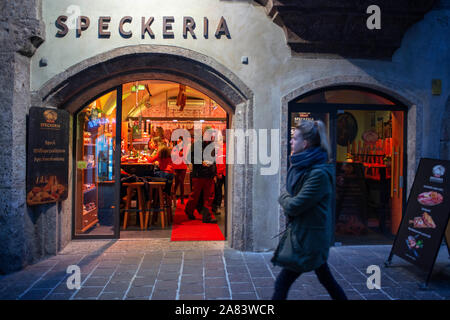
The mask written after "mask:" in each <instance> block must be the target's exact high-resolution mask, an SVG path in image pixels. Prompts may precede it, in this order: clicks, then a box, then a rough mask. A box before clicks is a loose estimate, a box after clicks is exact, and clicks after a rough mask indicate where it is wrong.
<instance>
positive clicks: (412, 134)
mask: <svg viewBox="0 0 450 320" xmlns="http://www.w3.org/2000/svg"><path fill="white" fill-rule="evenodd" d="M341 86H351V87H354V88H359V89H360V90H364V89H371V90H375V91H378V92H380V93H381V94H383V95H385V96H389V97H391V98H392V99H395V100H397V101H398V102H400V103H402V104H403V105H405V106H407V107H408V114H407V119H406V122H407V132H408V135H407V148H406V153H407V163H408V166H407V194H409V191H410V190H411V187H412V183H413V181H414V176H415V170H416V167H417V165H418V163H419V160H420V155H421V153H422V137H421V134H420V128H421V127H422V121H423V117H422V114H423V108H424V105H425V103H424V102H423V101H421V99H420V98H418V97H417V96H416V95H414V93H413V90H407V89H406V88H403V87H398V85H397V84H396V83H395V82H393V81H392V82H391V81H384V85H382V84H380V82H378V81H376V80H375V79H373V78H370V77H363V76H337V77H331V78H326V79H321V80H317V81H313V82H311V83H308V84H305V85H303V86H301V87H299V88H297V89H296V90H294V91H292V92H291V93H289V94H287V95H286V96H284V97H283V98H282V101H281V124H280V131H281V132H280V135H281V139H280V144H281V149H280V152H281V154H287V144H288V141H287V132H288V129H289V128H288V104H289V102H290V101H292V100H294V99H297V98H299V97H301V96H303V95H305V94H307V93H310V92H311V91H315V90H318V89H320V90H327V89H330V88H334V87H341ZM280 166H281V168H282V169H281V171H280V190H283V188H284V187H285V181H286V176H287V159H286V157H282V158H281V164H280ZM279 221H280V230H281V229H282V226H284V225H285V218H284V215H283V214H282V212H281V210H280V220H279Z"/></svg>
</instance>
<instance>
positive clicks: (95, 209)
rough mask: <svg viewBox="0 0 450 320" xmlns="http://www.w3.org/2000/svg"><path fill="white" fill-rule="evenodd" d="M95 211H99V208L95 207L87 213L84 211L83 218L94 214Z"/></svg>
mask: <svg viewBox="0 0 450 320" xmlns="http://www.w3.org/2000/svg"><path fill="white" fill-rule="evenodd" d="M94 211H97V207H95V208H94V209H92V210H90V211H86V212H84V210H83V216H86V215H88V214H90V213H92V212H94Z"/></svg>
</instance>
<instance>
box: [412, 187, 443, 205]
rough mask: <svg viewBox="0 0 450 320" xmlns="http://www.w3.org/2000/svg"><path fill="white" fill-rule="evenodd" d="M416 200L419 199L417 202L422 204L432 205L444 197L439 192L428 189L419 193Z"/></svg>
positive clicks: (440, 201)
mask: <svg viewBox="0 0 450 320" xmlns="http://www.w3.org/2000/svg"><path fill="white" fill-rule="evenodd" d="M417 201H419V203H420V204H422V205H424V206H429V207H432V206H437V205H438V204H441V203H442V201H444V197H443V196H442V194H440V193H439V192H436V191H428V192H422V193H421V194H419V196H418V197H417Z"/></svg>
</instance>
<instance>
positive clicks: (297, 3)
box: [256, 0, 436, 59]
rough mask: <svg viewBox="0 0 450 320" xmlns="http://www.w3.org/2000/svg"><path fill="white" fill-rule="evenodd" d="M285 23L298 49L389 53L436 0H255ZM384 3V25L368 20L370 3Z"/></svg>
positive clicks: (293, 46)
mask: <svg viewBox="0 0 450 320" xmlns="http://www.w3.org/2000/svg"><path fill="white" fill-rule="evenodd" d="M256 2H258V3H260V4H261V5H263V6H264V7H265V9H266V13H267V15H268V16H269V17H270V18H271V19H272V21H273V22H274V23H276V24H277V25H279V26H280V27H282V28H283V30H284V32H285V36H286V41H287V44H288V45H289V46H290V47H291V49H292V51H294V52H296V53H317V54H334V55H341V56H343V57H346V58H368V59H390V58H391V57H392V55H393V54H394V52H395V50H397V49H398V48H399V47H400V45H401V40H402V38H403V36H404V34H405V33H406V31H407V30H408V29H409V27H411V26H412V25H413V24H414V23H416V22H418V21H420V20H421V19H423V17H424V15H425V14H426V13H427V12H428V11H430V10H431V8H432V7H433V5H434V4H435V3H436V0H414V1H411V0H396V1H392V0H378V1H377V0H257V1H256ZM372 4H375V5H378V6H379V7H380V9H381V24H382V26H381V29H380V30H369V29H368V28H367V26H366V21H367V18H368V17H369V14H367V13H366V10H367V8H368V7H369V6H370V5H372Z"/></svg>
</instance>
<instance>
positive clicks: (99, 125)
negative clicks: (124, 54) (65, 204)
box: [74, 80, 229, 241]
mask: <svg viewBox="0 0 450 320" xmlns="http://www.w3.org/2000/svg"><path fill="white" fill-rule="evenodd" d="M74 119H75V123H74V136H75V149H76V151H75V159H76V161H75V164H76V165H75V168H74V172H76V177H75V186H74V188H75V192H74V194H75V200H74V235H75V236H76V237H79V236H84V237H89V236H117V234H118V233H120V238H171V240H174V241H176V240H225V235H226V234H227V225H226V221H227V210H226V207H227V206H226V199H225V201H222V200H223V198H224V197H223V195H224V194H225V195H226V194H227V184H226V183H225V178H226V175H227V174H226V166H225V165H219V166H217V171H218V174H217V176H216V177H215V180H216V183H215V189H216V190H215V192H214V195H215V196H214V203H213V210H214V212H213V218H215V219H216V220H217V223H214V224H208V223H202V221H201V220H202V219H201V216H200V214H199V212H198V211H200V212H201V210H202V209H200V208H201V206H198V207H197V208H198V209H197V210H198V211H195V214H196V215H197V219H196V220H194V221H192V220H189V219H188V217H187V216H186V214H185V212H184V209H185V205H186V203H187V198H188V195H189V193H190V191H191V185H192V180H191V179H190V173H191V172H192V165H191V164H188V165H186V164H181V165H178V166H175V165H173V164H171V165H170V167H169V168H163V167H162V166H163V164H162V163H159V164H158V161H163V160H161V159H159V158H158V152H159V151H160V150H161V149H162V148H163V149H165V150H173V149H174V148H177V147H181V148H182V147H183V144H186V145H187V146H188V145H189V144H190V142H191V141H183V142H182V143H181V142H180V144H179V145H177V141H172V140H171V137H172V133H173V132H174V131H175V130H176V129H183V131H184V130H185V131H184V132H185V133H186V134H187V133H188V132H189V134H190V135H191V136H192V138H194V127H195V129H196V130H197V129H200V128H201V129H202V131H205V130H206V129H212V130H214V131H215V132H216V133H217V134H218V137H222V136H223V135H222V132H223V133H225V130H226V129H227V126H228V123H229V121H228V114H227V112H226V111H225V109H224V108H222V107H221V106H220V105H219V104H218V103H217V102H216V101H214V100H213V99H211V98H210V97H208V96H207V95H205V94H204V93H202V92H200V91H198V90H196V89H194V88H191V87H189V86H186V85H182V84H179V83H175V82H170V81H161V80H139V81H133V82H129V83H125V84H123V85H121V86H119V87H117V88H114V89H113V90H111V91H109V92H107V93H105V94H101V95H100V96H98V97H96V98H94V99H92V101H90V102H89V103H88V104H87V105H86V106H85V107H83V108H81V109H80V110H79V111H78V112H76V113H75V117H74ZM219 133H220V134H219ZM218 142H219V143H220V144H221V145H223V143H225V141H223V140H222V139H220V141H218ZM118 145H120V149H119V150H118V149H117V147H116V146H118ZM186 149H188V148H186ZM169 156H170V154H169ZM116 163H117V164H118V165H116ZM160 169H163V170H166V171H170V173H172V174H174V175H175V177H179V178H181V181H180V187H179V188H177V189H175V188H174V187H175V179H174V180H173V181H172V188H171V189H170V188H169V189H168V190H169V191H170V193H171V194H172V197H169V196H167V195H166V193H165V192H159V191H160V190H161V191H163V190H165V188H166V183H167V179H165V180H164V178H167V175H166V173H162V172H163V171H160ZM119 171H120V173H119V174H118V172H119ZM117 176H120V178H119V179H117V178H116V177H117ZM159 188H160V189H159ZM165 191H167V190H165ZM160 210H164V211H160Z"/></svg>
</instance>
